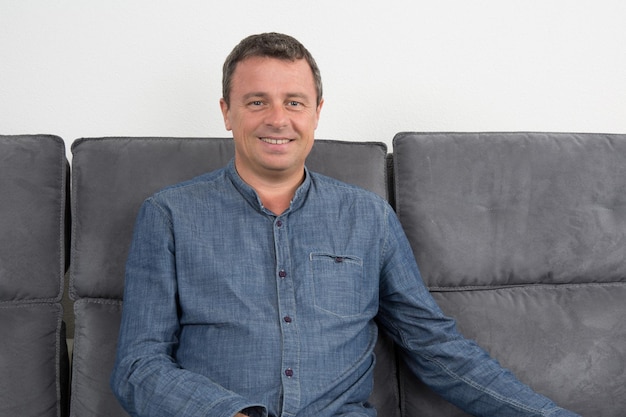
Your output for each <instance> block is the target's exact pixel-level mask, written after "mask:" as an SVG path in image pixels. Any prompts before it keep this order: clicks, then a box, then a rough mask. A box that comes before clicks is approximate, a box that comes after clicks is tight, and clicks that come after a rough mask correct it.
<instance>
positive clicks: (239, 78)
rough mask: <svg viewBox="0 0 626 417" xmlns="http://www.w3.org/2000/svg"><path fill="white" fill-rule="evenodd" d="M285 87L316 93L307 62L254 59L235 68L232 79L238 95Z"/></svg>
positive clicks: (245, 60)
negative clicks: (250, 91)
mask: <svg viewBox="0 0 626 417" xmlns="http://www.w3.org/2000/svg"><path fill="white" fill-rule="evenodd" d="M281 88H284V89H288V90H289V89H291V90H294V89H295V90H297V92H300V93H305V92H307V93H310V94H313V95H314V94H315V80H314V78H313V71H312V70H311V67H310V66H309V64H308V62H307V61H306V60H305V59H297V60H295V61H290V60H284V59H278V58H271V57H250V58H246V59H244V60H242V61H241V62H239V63H238V64H237V66H236V67H235V71H234V73H233V77H232V92H234V93H246V92H248V91H249V90H259V91H264V92H266V90H267V92H269V91H275V90H276V89H281ZM294 92H295V91H294Z"/></svg>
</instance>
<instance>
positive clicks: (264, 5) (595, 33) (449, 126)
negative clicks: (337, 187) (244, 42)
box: [0, 0, 626, 147]
mask: <svg viewBox="0 0 626 417" xmlns="http://www.w3.org/2000/svg"><path fill="white" fill-rule="evenodd" d="M625 18H626V2H625V1H623V0H607V1H604V0H589V1H587V0H519V1H517V0H511V1H509V0H482V1H481V0H475V1H474V0H448V1H446V0H430V1H423V0H414V1H409V0H407V1H394V0H381V1H368V0H356V1H342V0H314V1H306V2H305V1H296V0H290V1H283V0H266V1H258V0H256V1H250V0H245V1H243V0H242V1H237V0H224V1H220V2H218V1H209V0H189V1H185V0H178V1H173V0H172V1H158V0H101V1H95V0H92V1H87V0H65V1H61V0H57V1H53V0H0V133H1V134H19V133H52V134H57V135H60V136H62V137H63V138H64V139H65V140H66V141H67V143H68V147H69V144H71V142H72V141H73V140H75V139H76V138H79V137H85V136H111V135H131V136H138V135H157V136H228V135H229V133H228V132H226V131H225V130H224V127H223V123H222V119H221V114H220V111H219V106H218V100H219V98H220V95H221V94H220V92H221V65H222V62H223V60H224V58H225V57H226V55H227V54H228V52H229V51H230V50H231V49H232V47H233V46H234V45H235V44H236V43H237V42H238V41H239V40H240V39H241V38H243V37H244V36H246V35H248V34H251V33H257V32H262V31H282V32H286V33H289V34H292V35H294V36H295V37H297V38H298V39H300V40H301V41H302V42H303V43H304V44H305V45H306V46H307V47H308V49H309V50H310V51H311V52H312V53H313V55H314V56H315V57H316V59H317V61H318V64H319V65H320V67H321V70H322V77H323V80H324V87H325V99H326V104H325V107H324V110H323V112H322V120H321V122H320V126H319V128H318V132H317V133H318V134H317V136H318V137H319V138H333V139H345V140H364V141H366V140H367V141H384V142H386V143H387V144H388V145H391V139H392V138H393V135H394V134H395V133H396V132H399V131H406V130H414V131H511V130H513V131H515V130H532V131H568V132H573V131H576V132H607V133H626V24H625V23H624V22H625Z"/></svg>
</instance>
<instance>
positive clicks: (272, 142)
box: [260, 138, 291, 145]
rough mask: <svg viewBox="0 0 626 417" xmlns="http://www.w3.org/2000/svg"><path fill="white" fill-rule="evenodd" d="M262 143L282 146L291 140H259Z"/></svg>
mask: <svg viewBox="0 0 626 417" xmlns="http://www.w3.org/2000/svg"><path fill="white" fill-rule="evenodd" d="M260 139H261V140H262V141H263V142H265V143H269V144H271V145H284V144H286V143H289V142H291V139H274V138H260Z"/></svg>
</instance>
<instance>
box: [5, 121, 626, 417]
mask: <svg viewBox="0 0 626 417" xmlns="http://www.w3.org/2000/svg"><path fill="white" fill-rule="evenodd" d="M0 139H2V140H0V160H2V161H3V162H2V165H1V167H0V168H1V169H2V177H0V186H1V187H2V188H1V189H0V191H1V192H2V195H3V200H2V201H0V222H2V223H0V226H1V227H2V229H1V230H2V235H3V236H2V237H0V243H1V244H2V246H1V249H0V256H2V258H0V259H2V263H1V264H0V290H1V298H0V326H1V330H2V331H3V333H5V334H7V333H8V334H9V338H10V340H11V341H10V345H6V348H5V343H7V342H4V341H3V342H0V343H2V346H3V348H2V350H0V354H1V355H2V356H0V364H2V367H3V370H4V369H5V368H6V369H8V370H9V372H10V373H9V374H7V375H12V376H13V375H15V377H12V378H14V380H18V379H19V380H20V381H23V382H20V384H13V383H12V380H10V379H9V378H7V377H5V376H4V375H5V373H4V372H3V376H2V377H0V378H2V385H0V388H1V391H0V395H1V397H2V400H3V401H2V402H0V415H2V416H4V415H12V416H13V415H16V416H17V415H24V416H62V417H65V416H66V415H67V414H66V412H67V407H66V403H67V399H68V392H67V387H68V384H67V369H68V365H67V360H66V359H67V357H66V356H65V355H64V352H65V346H66V345H65V341H64V339H63V324H62V323H61V308H60V301H61V289H62V285H63V271H64V268H65V262H66V260H67V259H69V263H70V274H69V297H70V298H71V300H72V304H73V312H66V315H65V316H66V318H67V317H70V319H71V321H72V323H71V324H72V325H71V326H70V327H71V328H72V330H73V331H72V334H71V335H70V336H71V337H72V340H73V342H74V344H73V357H72V364H71V394H70V395H69V398H70V406H69V413H70V415H71V416H73V417H89V416H102V417H117V416H127V414H126V413H124V412H123V411H122V410H121V408H120V407H119V405H118V404H117V402H116V400H115V398H114V397H113V394H112V393H111V391H110V389H109V385H108V380H109V375H110V372H111V367H112V364H113V359H114V353H115V346H116V340H117V332H118V329H119V320H120V313H121V309H122V304H123V300H122V289H123V270H124V262H125V258H126V251H127V249H128V245H129V243H130V238H131V232H132V225H133V222H134V217H135V214H136V212H137V210H138V208H139V205H140V204H141V202H142V201H143V199H144V198H145V197H147V196H148V195H150V194H152V193H153V192H155V191H156V190H158V189H160V188H162V187H164V186H166V185H169V184H172V183H175V182H179V181H182V180H185V179H188V178H191V177H193V176H195V175H198V174H200V173H203V172H205V171H208V170H212V169H215V168H218V167H220V166H223V165H224V164H225V163H226V162H227V161H228V160H229V159H230V158H231V157H232V155H233V144H232V139H227V138H87V139H79V140H77V141H75V142H74V143H73V145H72V153H73V157H72V174H71V185H72V186H71V209H72V216H71V221H70V219H69V217H66V216H65V211H64V210H65V207H66V205H65V201H66V198H67V187H66V185H65V184H66V183H65V181H66V179H67V172H66V164H67V162H66V161H65V158H64V156H63V152H64V151H63V150H62V149H61V148H62V141H61V140H60V139H59V138H53V137H48V136H45V137H0ZM44 142H46V143H48V142H51V143H54V146H52V147H53V148H54V149H55V150H54V152H53V154H54V155H56V156H55V157H54V158H51V159H54V160H55V163H52V162H47V163H46V164H44V163H42V162H39V160H37V162H31V161H34V160H33V159H32V155H34V154H36V153H38V152H42V150H41V149H42V148H43V147H44V146H43V145H42V144H43V143H44ZM18 143H19V146H18V147H19V148H20V152H17V153H16V152H14V151H13V150H12V149H13V148H14V147H16V146H17V145H16V144H18ZM7 144H9V145H7ZM5 149H8V150H9V151H10V152H11V153H10V159H11V161H12V163H11V164H6V163H5V162H4V161H5V160H6V159H7V158H5V155H6V154H7V152H9V151H7V150H5ZM391 151H392V152H391ZM21 161H28V162H26V165H25V166H24V164H23V163H22V162H21ZM48 164H49V165H51V166H53V167H54V168H53V169H52V171H46V170H45V169H44V168H45V166H47V165H48ZM307 164H308V166H309V167H310V168H311V169H312V170H316V171H319V172H322V173H325V174H327V175H330V176H334V177H336V178H339V179H341V180H344V181H347V182H351V183H354V184H357V185H360V186H362V187H364V188H367V189H370V190H371V191H373V192H375V193H378V194H379V195H381V196H383V197H386V198H388V199H389V201H390V203H391V204H392V205H393V206H394V208H395V209H396V211H397V213H398V216H399V218H400V221H401V222H402V225H403V227H404V228H405V231H406V233H407V236H408V237H409V240H410V242H411V244H412V246H413V250H414V253H415V256H416V258H417V260H418V263H419V264H420V268H421V271H422V274H423V277H424V280H425V281H426V283H427V285H428V286H429V288H430V289H431V291H432V293H433V295H434V297H435V298H436V299H437V301H438V302H439V303H440V305H441V307H442V308H443V309H444V311H446V312H447V313H448V314H450V315H452V316H453V317H455V318H456V319H457V322H458V325H459V328H460V329H461V331H462V332H463V333H464V334H465V335H466V336H468V337H470V338H473V339H475V340H477V341H478V342H479V343H480V344H481V345H482V346H483V347H485V348H486V349H487V350H488V351H489V352H491V354H492V355H493V356H494V357H496V358H497V359H498V360H499V361H500V362H501V363H502V364H503V365H505V366H506V367H508V368H510V369H512V370H513V371H514V372H515V373H516V375H518V377H519V378H520V379H522V380H523V381H525V382H526V383H528V384H529V385H531V386H532V387H533V388H535V389H536V390H538V391H540V392H542V393H544V394H546V395H548V396H549V397H551V398H553V399H554V400H555V401H556V402H557V403H559V404H560V405H562V406H564V407H567V408H570V409H572V410H574V411H577V412H578V413H580V414H582V415H583V416H594V417H597V416H601V417H602V416H604V417H619V416H624V410H626V371H625V362H626V323H625V321H626V320H625V319H626V262H624V257H625V255H626V175H625V174H626V172H625V171H626V135H594V134H580V135H575V134H553V133H551V134H541V133H483V134H476V133H421V134H420V133H400V134H398V135H397V136H396V137H395V138H394V141H393V148H392V149H391V150H388V149H387V148H386V146H385V145H384V144H382V143H364V142H342V141H333V140H318V141H317V142H316V145H315V146H314V148H313V152H312V154H311V155H310V157H309V159H308V161H307ZM35 171H37V172H39V173H38V174H37V176H36V178H35V179H33V180H32V181H31V180H29V182H31V183H33V184H34V185H35V186H34V187H32V189H31V188H28V190H29V193H25V191H24V189H25V188H23V186H22V184H23V183H24V182H25V181H24V180H23V179H22V178H23V177H24V178H30V176H32V175H34V174H33V172H35ZM7 173H9V174H10V176H9V177H6V175H7ZM5 178H6V179H5ZM13 193H15V194H16V195H18V196H22V195H23V196H25V197H24V198H20V199H13V198H12V199H10V200H11V201H12V202H14V203H15V205H14V206H12V207H9V208H8V207H7V206H6V204H5V200H4V196H7V195H13ZM48 194H49V195H48ZM47 200H50V201H47ZM44 203H46V204H49V206H47V207H46V206H44ZM12 204H13V203H12ZM28 210H32V211H28ZM20 216H22V217H24V218H25V219H26V223H24V221H21V222H20V221H17V220H16V219H17V218H18V217H20ZM29 219H32V222H31V223H28V220H29ZM25 224H28V226H29V227H28V228H25V226H24V225H25ZM70 224H71V251H70V256H68V254H67V252H66V251H65V250H64V246H65V242H66V238H67V235H68V233H66V232H65V227H66V226H67V225H70ZM31 225H32V227H31ZM6 231H8V232H9V234H7V233H6ZM39 231H41V236H39V235H37V234H36V233H37V232H39ZM20 233H21V234H20ZM24 234H25V235H27V236H24ZM22 239H26V240H23V241H24V242H31V241H32V242H33V244H31V243H24V245H16V244H15V242H17V241H20V242H21V241H22ZM28 239H30V240H28ZM46 239H47V240H46ZM45 242H47V243H46V244H45V245H44V243H45ZM35 243H36V244H35ZM44 254H45V255H46V256H43V255H44ZM5 255H6V256H5ZM46 257H50V259H53V258H54V260H55V261H56V262H52V261H50V262H49V264H44V263H43V262H44V259H45V258H46ZM7 259H11V260H12V259H16V260H19V262H9V264H11V265H16V268H14V269H13V270H10V271H8V272H5V271H6V267H5V264H7ZM34 260H37V262H34ZM39 261H41V262H39ZM30 264H37V265H38V268H39V270H37V271H32V272H30V271H29V270H28V268H27V267H30V266H31V265H30ZM20 273H21V274H22V275H24V276H28V279H23V278H21V276H20V275H19V274H20ZM44 282H45V283H47V284H46V285H48V286H49V289H48V290H47V291H46V292H42V291H40V289H43V288H44V286H43V285H44V284H42V283H44ZM5 288H10V289H11V291H5ZM5 293H6V294H7V295H6V296H5ZM35 309H41V312H39V313H38V314H39V315H37V314H30V310H35ZM42 327H45V329H44V330H41V328H42ZM41 331H44V332H47V333H46V336H45V337H39V336H37V337H35V335H36V332H41ZM4 340H6V339H4ZM52 351H54V352H55V354H51V352H52ZM376 354H377V366H376V373H375V388H374V392H373V393H372V397H371V401H372V403H374V404H375V405H376V407H377V409H378V410H379V415H380V416H383V417H400V416H402V417H427V416H443V417H453V416H465V415H467V414H464V413H463V412H461V411H460V410H458V409H457V408H455V407H454V406H452V405H451V404H449V403H447V402H445V401H444V400H443V399H441V398H440V397H438V396H437V395H436V394H434V393H433V392H431V391H430V390H429V389H428V388H426V387H424V386H423V384H421V382H420V381H419V380H418V379H417V378H415V376H413V375H411V374H410V373H408V372H407V370H406V368H405V366H403V352H402V351H401V349H399V348H398V346H396V345H395V344H394V343H392V342H391V341H390V340H389V339H387V338H386V337H385V336H384V335H381V337H380V340H379V343H378V345H377V347H376ZM25 363H29V364H36V365H37V366H25V365H24V364H25ZM29 384H30V386H29ZM18 385H19V386H18ZM20 387H22V388H23V387H33V388H37V390H38V391H37V392H36V394H35V393H34V392H31V391H29V390H25V389H22V388H20ZM34 395H37V398H46V399H47V400H46V401H47V402H46V404H48V405H47V406H45V407H42V408H41V409H39V408H36V407H35V406H34V404H33V401H32V398H34V397H33V396H34ZM3 407H4V408H3Z"/></svg>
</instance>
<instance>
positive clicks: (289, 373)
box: [285, 368, 293, 378]
mask: <svg viewBox="0 0 626 417" xmlns="http://www.w3.org/2000/svg"><path fill="white" fill-rule="evenodd" d="M285 375H286V376H287V377H288V378H291V377H292V376H293V369H291V368H287V369H286V370H285Z"/></svg>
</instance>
